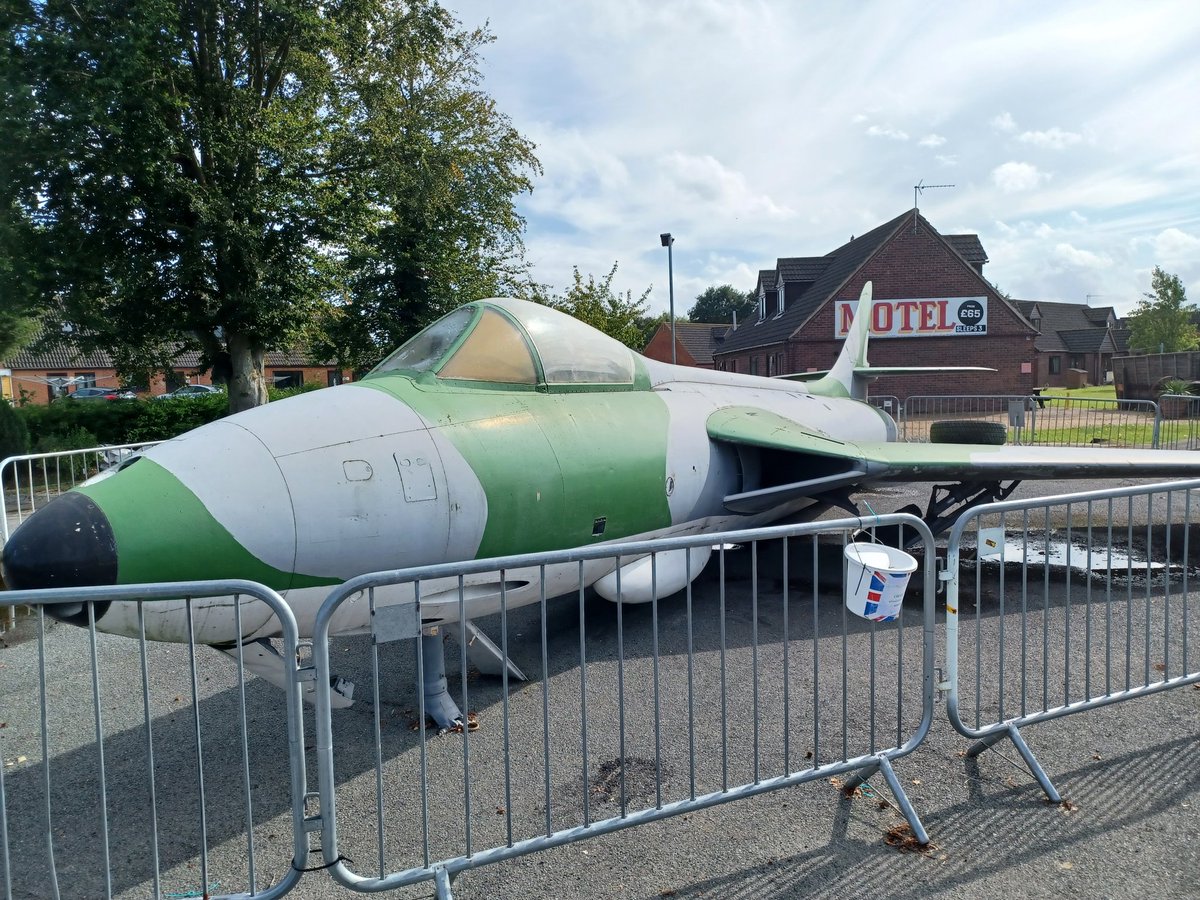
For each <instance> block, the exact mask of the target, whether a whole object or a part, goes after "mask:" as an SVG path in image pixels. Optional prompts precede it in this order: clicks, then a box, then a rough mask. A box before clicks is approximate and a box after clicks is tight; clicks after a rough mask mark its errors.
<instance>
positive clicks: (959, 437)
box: [929, 420, 1008, 447]
mask: <svg viewBox="0 0 1200 900" xmlns="http://www.w3.org/2000/svg"><path fill="white" fill-rule="evenodd" d="M1007 439H1008V430H1007V429H1006V428H1005V427H1004V426H1003V425H1001V424H1000V423H999V422H972V421H969V420H968V421H961V420H953V421H946V422H934V423H933V424H932V425H930V426H929V440H930V441H931V442H932V443H935V444H991V445H993V446H997V447H998V446H1000V445H1001V444H1003V443H1004V442H1005V441H1006V440H1007Z"/></svg>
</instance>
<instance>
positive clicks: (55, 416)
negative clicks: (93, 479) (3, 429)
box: [19, 400, 142, 447]
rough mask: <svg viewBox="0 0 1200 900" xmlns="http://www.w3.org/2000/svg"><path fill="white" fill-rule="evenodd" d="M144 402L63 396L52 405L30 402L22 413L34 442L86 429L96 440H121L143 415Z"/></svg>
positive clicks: (99, 441) (110, 441)
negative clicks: (69, 398)
mask: <svg viewBox="0 0 1200 900" xmlns="http://www.w3.org/2000/svg"><path fill="white" fill-rule="evenodd" d="M141 406H142V404H140V403H138V402H136V401H134V400H112V401H109V400H61V401H59V402H57V403H51V404H50V405H49V406H40V405H34V404H32V403H31V404H29V405H27V406H23V407H21V409H20V410H19V413H20V415H21V416H22V417H24V419H25V424H26V425H27V426H28V428H29V437H30V440H31V441H32V442H33V444H34V446H37V445H38V444H39V443H40V442H41V441H42V439H43V438H45V439H48V440H50V441H53V440H54V438H53V437H52V436H53V435H66V434H68V433H69V432H74V431H77V430H79V429H83V430H85V431H87V432H89V433H90V434H91V435H92V436H93V437H94V438H95V439H96V440H95V443H93V444H92V446H93V447H94V446H96V444H121V443H124V442H125V435H126V434H128V433H129V430H130V428H131V427H133V423H134V422H135V421H136V419H137V417H138V415H139V408H140V407H141Z"/></svg>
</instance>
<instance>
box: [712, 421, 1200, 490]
mask: <svg viewBox="0 0 1200 900" xmlns="http://www.w3.org/2000/svg"><path fill="white" fill-rule="evenodd" d="M707 428H708V435H709V437H710V438H712V439H713V440H715V441H722V442H725V443H728V444H733V445H734V446H736V447H738V448H739V452H741V453H748V452H752V451H758V453H759V454H760V455H765V456H767V457H769V460H770V464H769V465H767V464H763V465H760V466H759V467H758V469H757V471H758V472H760V473H764V474H765V475H766V476H767V477H765V478H763V479H762V482H763V483H761V484H759V485H757V486H755V489H754V490H751V491H748V492H745V493H742V494H734V495H730V496H728V497H726V498H725V499H726V506H727V507H728V508H729V509H731V510H733V511H735V512H756V511H758V510H760V509H764V508H766V507H767V506H769V505H771V504H772V503H776V502H780V501H781V500H786V499H790V498H793V497H800V496H815V495H816V494H818V493H822V492H824V491H828V490H831V489H833V488H840V487H846V486H850V485H856V484H862V483H865V482H872V481H928V482H941V481H1008V480H1020V481H1024V480H1027V479H1039V478H1160V477H1200V453H1198V452H1194V451H1190V450H1126V449H1120V448H1112V447H1103V448H1100V447H1095V448H1093V447H1023V446H1013V445H1006V446H1000V447H996V446H991V445H985V444H907V443H900V442H892V441H874V442H866V441H858V442H854V441H842V440H837V439H835V438H832V437H830V436H829V435H827V434H823V433H821V432H819V431H817V430H815V429H812V428H808V427H806V426H804V425H801V424H800V423H798V422H794V421H792V420H790V419H787V418H785V417H783V416H780V415H777V414H775V413H771V412H767V411H765V410H761V409H754V408H752V407H727V408H725V409H721V410H717V411H716V412H714V413H713V414H712V415H711V416H710V417H709V419H708V422H707ZM796 476H801V477H799V478H796ZM789 479H794V480H789Z"/></svg>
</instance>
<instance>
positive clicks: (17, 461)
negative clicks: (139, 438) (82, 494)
mask: <svg viewBox="0 0 1200 900" xmlns="http://www.w3.org/2000/svg"><path fill="white" fill-rule="evenodd" d="M157 443H159V442H158V441H145V442H142V443H139V444H121V445H118V446H108V447H91V448H89V449H86V450H62V451H59V452H56V453H27V454H25V455H23V456H10V457H8V458H6V459H5V460H4V461H3V462H0V491H2V492H3V497H4V503H3V506H4V515H3V516H0V548H2V547H3V546H4V545H5V544H6V543H8V535H9V533H10V532H11V530H12V529H13V528H15V527H16V526H17V525H19V524H21V522H23V521H24V520H25V517H26V516H28V515H31V514H32V513H33V511H34V510H35V509H36V508H37V505H38V503H43V504H44V503H47V502H49V501H50V500H52V499H53V498H54V497H57V496H58V495H59V494H60V493H62V492H63V491H65V490H70V489H71V488H73V487H75V485H77V484H80V483H82V482H84V481H86V480H87V479H88V478H91V477H93V476H95V475H96V474H97V473H99V472H101V471H103V470H105V469H111V468H115V467H116V466H119V465H120V464H121V463H122V462H124V461H125V460H126V459H128V458H129V457H131V456H133V455H135V454H137V453H141V452H142V451H143V450H144V449H146V448H147V447H152V446H154V445H155V444H157ZM16 615H17V608H16V607H15V606H6V607H3V608H0V633H3V632H4V631H6V630H7V629H9V628H12V627H14V626H15V625H16Z"/></svg>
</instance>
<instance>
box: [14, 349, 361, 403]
mask: <svg viewBox="0 0 1200 900" xmlns="http://www.w3.org/2000/svg"><path fill="white" fill-rule="evenodd" d="M0 366H2V367H3V371H4V373H5V375H4V377H3V378H0V384H3V394H4V398H5V399H8V400H12V401H15V402H21V400H22V399H24V400H25V402H29V403H42V404H45V403H49V402H50V401H51V400H53V399H54V398H56V397H60V396H62V395H63V394H67V393H70V392H71V391H74V390H75V389H77V388H81V387H114V388H115V387H128V388H130V389H132V390H135V391H137V392H138V393H139V394H145V395H155V394H162V393H166V392H167V391H169V390H173V389H175V388H176V387H179V386H180V385H182V384H186V383H191V384H211V383H212V378H211V373H209V372H207V371H204V370H202V369H201V367H200V354H199V353H197V352H195V351H185V352H181V353H179V354H178V355H177V356H176V357H175V364H174V366H173V367H172V369H171V371H170V372H166V373H162V374H159V375H155V376H154V378H153V379H152V380H151V383H150V384H146V385H127V384H125V383H124V382H122V381H121V380H120V379H119V378H118V377H117V370H116V367H115V366H114V365H113V361H112V357H111V356H109V354H107V353H105V352H103V351H96V352H94V353H83V352H81V351H79V350H76V349H74V348H71V347H69V346H67V345H60V346H58V347H56V348H54V349H52V350H47V351H46V352H44V353H34V352H32V351H29V350H21V351H19V352H17V353H13V354H11V355H10V356H9V357H7V358H6V359H5V360H4V361H3V362H0ZM264 370H265V375H266V378H267V381H268V383H270V384H272V385H274V386H275V387H278V388H287V387H299V386H300V385H302V384H304V383H305V382H317V383H319V384H323V385H327V384H340V383H341V382H342V381H348V380H350V373H349V371H348V370H342V369H338V368H337V367H336V366H335V365H333V364H331V363H318V362H313V361H312V360H311V359H309V358H308V357H306V356H304V355H303V354H300V353H279V352H269V353H267V355H266V361H265V365H264Z"/></svg>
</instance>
